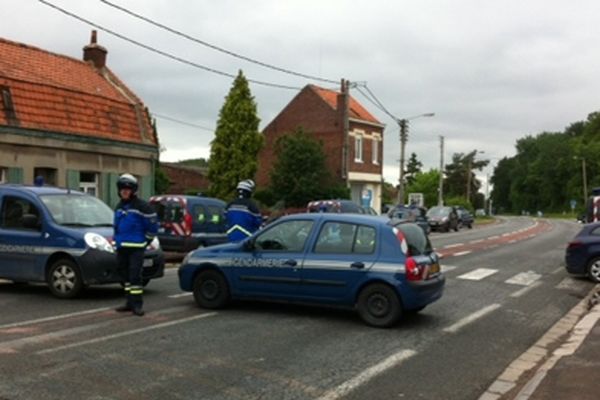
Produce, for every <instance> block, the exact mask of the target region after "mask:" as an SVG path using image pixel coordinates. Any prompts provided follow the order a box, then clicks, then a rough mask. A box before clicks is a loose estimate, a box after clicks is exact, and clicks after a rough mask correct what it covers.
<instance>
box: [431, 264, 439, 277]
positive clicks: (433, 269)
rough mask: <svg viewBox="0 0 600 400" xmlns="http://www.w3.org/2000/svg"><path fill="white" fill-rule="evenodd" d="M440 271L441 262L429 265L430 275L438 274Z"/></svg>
mask: <svg viewBox="0 0 600 400" xmlns="http://www.w3.org/2000/svg"><path fill="white" fill-rule="evenodd" d="M439 273H440V264H438V263H435V264H431V265H430V266H429V276H432V275H437V274H439Z"/></svg>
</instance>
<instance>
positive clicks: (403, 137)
mask: <svg viewBox="0 0 600 400" xmlns="http://www.w3.org/2000/svg"><path fill="white" fill-rule="evenodd" d="M434 115H435V113H425V114H419V115H415V116H413V117H409V118H402V119H398V118H396V123H397V124H398V126H399V127H400V175H399V177H398V204H399V205H403V204H404V150H405V149H406V141H407V140H408V121H410V120H413V119H417V118H421V117H433V116H434Z"/></svg>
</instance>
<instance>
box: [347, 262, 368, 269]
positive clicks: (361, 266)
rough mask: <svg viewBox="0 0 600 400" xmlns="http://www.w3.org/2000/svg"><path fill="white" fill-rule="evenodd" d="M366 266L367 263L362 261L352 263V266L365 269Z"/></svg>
mask: <svg viewBox="0 0 600 400" xmlns="http://www.w3.org/2000/svg"><path fill="white" fill-rule="evenodd" d="M364 267H365V264H364V263H361V262H360V261H357V262H354V263H352V264H350V268H356V269H363V268H364Z"/></svg>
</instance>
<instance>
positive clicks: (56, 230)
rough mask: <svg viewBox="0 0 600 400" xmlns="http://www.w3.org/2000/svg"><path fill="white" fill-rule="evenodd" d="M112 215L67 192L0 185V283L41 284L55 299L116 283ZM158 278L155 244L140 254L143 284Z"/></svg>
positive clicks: (84, 196) (159, 269) (158, 257)
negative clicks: (96, 286) (142, 256)
mask: <svg viewBox="0 0 600 400" xmlns="http://www.w3.org/2000/svg"><path fill="white" fill-rule="evenodd" d="M112 226H113V211H112V210H111V209H110V207H108V206H107V205H106V204H104V203H103V202H102V201H101V200H99V199H97V198H96V197H93V196H90V195H87V194H84V193H81V192H78V191H74V190H68V189H59V188H55V187H47V186H44V187H35V186H23V185H10V184H0V278H4V279H10V280H13V281H15V282H46V283H47V284H48V287H49V288H50V291H51V292H52V293H53V294H54V295H55V296H57V297H60V298H71V297H75V296H77V294H79V293H80V292H81V290H82V289H83V288H84V287H85V286H88V285H93V284H101V283H117V282H120V281H121V279H120V276H119V274H118V272H117V258H116V255H115V251H114V248H113V245H112V236H113V227H112ZM163 274H164V257H163V254H162V251H161V250H160V245H159V242H158V240H155V241H154V242H153V243H152V244H150V246H149V247H148V248H147V249H146V254H145V258H144V269H143V277H144V282H146V283H147V282H148V281H149V280H150V279H154V278H158V277H161V276H163Z"/></svg>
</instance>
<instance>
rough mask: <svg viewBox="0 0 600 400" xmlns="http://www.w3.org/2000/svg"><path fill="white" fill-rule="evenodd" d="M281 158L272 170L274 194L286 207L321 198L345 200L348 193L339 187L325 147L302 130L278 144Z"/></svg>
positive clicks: (276, 145) (276, 150)
mask: <svg viewBox="0 0 600 400" xmlns="http://www.w3.org/2000/svg"><path fill="white" fill-rule="evenodd" d="M275 154H277V159H276V160H275V162H274V165H273V169H272V171H271V187H270V188H269V191H270V193H271V194H277V196H276V199H271V201H273V200H275V201H277V200H283V201H284V202H285V206H286V207H303V206H306V204H307V203H308V202H309V201H310V200H315V199H317V198H330V197H333V198H340V197H342V198H345V197H347V196H348V190H347V189H346V188H343V189H345V190H342V188H341V187H340V185H339V184H337V185H336V184H335V183H334V182H333V179H332V177H331V175H330V174H329V173H328V169H327V166H326V163H325V160H326V155H325V152H324V150H323V144H322V143H321V142H320V141H317V140H316V139H314V138H313V137H311V136H310V135H308V134H307V133H306V132H304V131H303V130H302V129H301V128H298V129H297V130H295V131H294V132H292V133H289V134H285V135H283V136H281V137H280V138H279V139H278V140H277V142H276V143H275Z"/></svg>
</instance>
